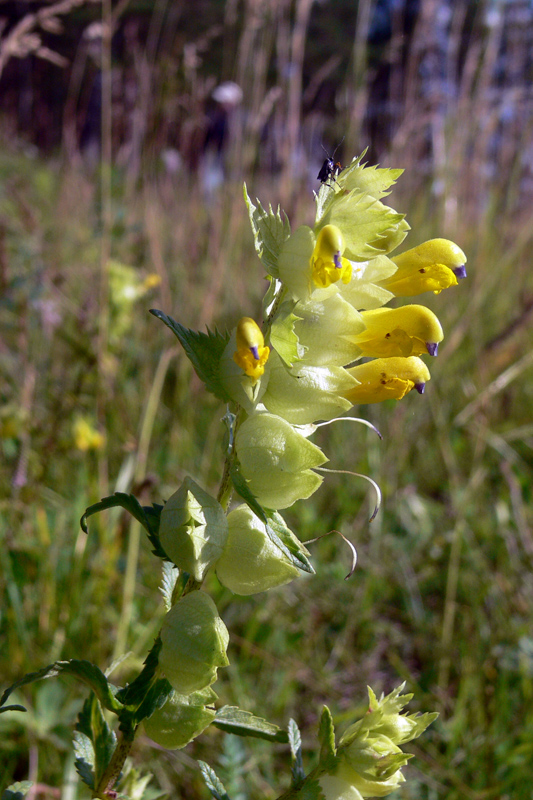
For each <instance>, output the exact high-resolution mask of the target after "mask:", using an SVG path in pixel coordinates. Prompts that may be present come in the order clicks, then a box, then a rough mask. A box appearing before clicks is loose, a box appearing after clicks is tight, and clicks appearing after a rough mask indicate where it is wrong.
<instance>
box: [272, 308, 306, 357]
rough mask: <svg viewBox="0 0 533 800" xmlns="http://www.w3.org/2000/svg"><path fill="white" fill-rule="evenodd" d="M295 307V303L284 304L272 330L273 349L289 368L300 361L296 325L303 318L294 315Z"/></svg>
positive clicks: (279, 310) (277, 314)
mask: <svg viewBox="0 0 533 800" xmlns="http://www.w3.org/2000/svg"><path fill="white" fill-rule="evenodd" d="M295 305H296V303H294V302H287V303H283V304H282V305H281V306H280V308H279V309H278V312H277V313H276V316H275V318H274V321H273V323H272V327H271V329H270V342H271V344H272V347H273V348H274V349H275V351H276V352H277V354H278V355H279V356H280V358H282V359H283V361H284V362H285V363H286V364H287V366H289V367H292V365H293V364H294V363H296V362H297V361H299V360H300V354H299V350H298V336H297V334H296V332H295V330H294V324H295V323H296V322H298V320H300V319H301V317H298V316H297V315H296V314H294V313H293V309H294V306H295Z"/></svg>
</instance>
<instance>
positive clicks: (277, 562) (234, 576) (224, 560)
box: [216, 505, 298, 595]
mask: <svg viewBox="0 0 533 800" xmlns="http://www.w3.org/2000/svg"><path fill="white" fill-rule="evenodd" d="M228 528H229V535H228V541H227V542H226V546H225V548H224V552H223V553H222V555H221V557H220V558H219V560H218V562H217V566H216V573H217V577H218V579H219V581H220V583H222V584H223V585H224V586H226V587H227V588H228V589H231V591H232V592H235V594H242V595H247V594H257V593H258V592H264V591H266V590H267V589H273V588H274V587H275V586H282V585H283V584H284V583H288V582H289V581H292V580H293V579H294V578H296V577H297V576H298V569H297V568H296V567H295V566H294V565H293V564H292V563H291V562H290V561H289V559H288V558H287V556H286V555H285V554H284V553H282V552H281V550H280V549H279V547H276V545H275V544H274V543H273V542H272V540H271V539H270V537H269V536H268V534H267V532H266V528H265V525H264V523H263V522H261V520H260V519H259V517H257V516H256V515H255V514H254V513H253V511H252V510H251V509H250V508H248V506H245V505H241V506H238V508H235V509H234V510H233V511H230V513H229V514H228Z"/></svg>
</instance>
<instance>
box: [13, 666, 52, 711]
mask: <svg viewBox="0 0 533 800" xmlns="http://www.w3.org/2000/svg"><path fill="white" fill-rule="evenodd" d="M57 672H58V671H57V669H56V665H55V663H54V664H49V666H47V667H43V668H42V669H39V670H37V671H36V672H28V674H27V675H24V677H23V678H20V680H18V681H15V683H12V684H11V686H8V688H7V689H6V690H5V691H4V693H3V694H2V697H0V711H8V710H15V708H16V707H15V706H9V707H5V705H4V704H5V702H6V700H7V699H8V697H9V696H10V694H11V693H12V692H14V691H15V689H18V688H19V687H20V686H26V685H27V684H28V683H33V682H34V681H40V680H42V679H43V678H51V677H53V676H54V675H57ZM25 710H26V709H24V711H25Z"/></svg>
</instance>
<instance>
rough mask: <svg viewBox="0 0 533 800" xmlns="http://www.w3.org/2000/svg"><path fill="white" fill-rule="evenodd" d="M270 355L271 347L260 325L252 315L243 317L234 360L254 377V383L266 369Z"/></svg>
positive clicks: (239, 326) (238, 327) (239, 327)
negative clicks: (267, 344) (266, 341)
mask: <svg viewBox="0 0 533 800" xmlns="http://www.w3.org/2000/svg"><path fill="white" fill-rule="evenodd" d="M269 355H270V348H269V347H267V346H266V345H265V340H264V338H263V334H262V333H261V329H260V327H259V325H258V324H257V323H256V322H255V321H254V320H253V319H251V318H250V317H243V318H242V319H241V320H240V321H239V324H238V325H237V350H236V352H235V353H234V354H233V360H234V361H235V363H236V364H238V365H239V367H241V369H243V370H244V372H245V373H246V374H247V375H248V376H249V377H250V378H252V380H253V381H254V383H255V382H256V381H258V380H259V378H260V377H261V375H263V373H264V371H265V364H266V362H267V361H268V356H269Z"/></svg>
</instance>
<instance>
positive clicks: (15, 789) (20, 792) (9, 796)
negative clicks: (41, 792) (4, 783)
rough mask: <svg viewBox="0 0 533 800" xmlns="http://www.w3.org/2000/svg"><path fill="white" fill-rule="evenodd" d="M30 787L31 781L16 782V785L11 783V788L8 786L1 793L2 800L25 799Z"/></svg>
mask: <svg viewBox="0 0 533 800" xmlns="http://www.w3.org/2000/svg"><path fill="white" fill-rule="evenodd" d="M32 786H33V781H17V782H16V783H12V784H11V786H8V787H7V788H6V789H4V791H3V792H2V800H22V798H23V797H26V795H27V794H28V792H29V791H30V789H31V787H32Z"/></svg>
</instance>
